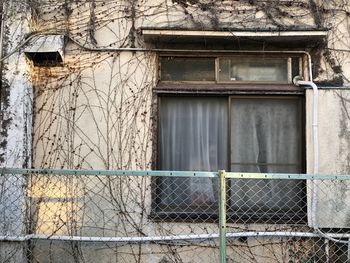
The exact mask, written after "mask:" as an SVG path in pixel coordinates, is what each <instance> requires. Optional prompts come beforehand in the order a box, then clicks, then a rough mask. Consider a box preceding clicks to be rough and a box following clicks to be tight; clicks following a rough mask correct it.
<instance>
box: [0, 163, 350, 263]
mask: <svg viewBox="0 0 350 263" xmlns="http://www.w3.org/2000/svg"><path fill="white" fill-rule="evenodd" d="M0 171H1V177H0V262H29V263H34V262H35V263H36V262H40V263H41V262H43V263H44V262H50V263H51V262H58V263H61V262H62V263H63V262H64V263H70V262H72V263H73V262H74V263H77V262H79V263H80V262H161V263H167V262H186V263H188V262H225V261H226V262H305V263H306V262H348V260H349V259H350V253H349V251H350V250H349V238H350V231H349V227H350V176H329V175H328V176H326V175H324V176H312V175H296V174H251V173H225V172H224V171H220V172H175V171H173V172H170V171H169V172H168V171H82V170H26V169H2V170H0Z"/></svg>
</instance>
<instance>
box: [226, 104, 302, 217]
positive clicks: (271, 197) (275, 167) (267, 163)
mask: <svg viewBox="0 0 350 263" xmlns="http://www.w3.org/2000/svg"><path fill="white" fill-rule="evenodd" d="M231 101H232V105H231V171H234V172H254V173H300V172H301V167H302V166H301V115H300V101H299V100H298V99H273V98H271V99H269V98H264V99H259V98H257V99H252V98H249V99H246V98H233V99H232V100H231ZM303 184H304V182H303V181H299V180H231V195H232V197H231V201H232V202H231V204H232V206H231V209H232V212H233V213H235V212H237V211H238V210H240V211H242V212H246V213H248V212H249V211H250V212H253V211H254V209H253V208H254V207H258V208H259V209H258V210H259V211H260V212H261V213H263V214H265V215H266V216H268V214H269V213H270V214H271V215H273V214H274V215H276V212H277V211H278V212H285V213H288V212H290V213H292V214H293V213H295V214H297V213H301V212H303V209H304V208H305V200H304V197H305V193H304V187H303ZM250 192H251V193H252V194H247V193H250ZM253 193H254V194H253ZM255 212H257V211H256V210H255Z"/></svg>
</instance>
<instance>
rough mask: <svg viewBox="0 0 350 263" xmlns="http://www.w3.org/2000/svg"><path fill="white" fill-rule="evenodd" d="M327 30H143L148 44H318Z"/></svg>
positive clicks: (325, 35) (324, 36)
mask: <svg viewBox="0 0 350 263" xmlns="http://www.w3.org/2000/svg"><path fill="white" fill-rule="evenodd" d="M327 34H328V32H327V31H326V30H291V31H275V30H272V31H258V30H257V31H229V30H226V31H209V30H180V29H148V28H144V29H142V35H143V36H144V39H145V41H146V42H159V41H160V42H169V41H171V42H173V41H178V42H184V41H192V40H203V39H206V40H222V41H224V40H230V41H232V40H236V39H241V40H262V41H267V42H280V43H289V42H299V43H305V42H308V43H316V42H319V41H321V40H323V39H325V38H326V37H327Z"/></svg>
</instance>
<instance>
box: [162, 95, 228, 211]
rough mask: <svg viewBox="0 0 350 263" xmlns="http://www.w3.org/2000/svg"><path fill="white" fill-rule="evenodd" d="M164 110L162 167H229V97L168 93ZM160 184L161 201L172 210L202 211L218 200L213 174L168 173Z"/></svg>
mask: <svg viewBox="0 0 350 263" xmlns="http://www.w3.org/2000/svg"><path fill="white" fill-rule="evenodd" d="M160 110H161V112H160V154H161V160H160V166H161V167H160V168H161V169H162V170H178V171H179V170H180V171H217V170H219V169H223V167H227V98H201V97H198V98H189V97H177V98H168V97H166V98H162V100H161V108H160ZM160 188H161V189H160V197H161V198H160V199H161V204H162V205H163V206H165V207H166V208H165V209H169V208H170V207H173V210H172V211H174V209H175V210H176V209H180V208H181V209H180V211H181V212H185V211H192V212H193V211H199V210H201V208H203V209H206V208H208V206H213V205H214V206H216V203H217V201H216V200H217V185H216V181H214V180H212V179H210V178H191V179H190V178H176V177H173V178H170V177H167V178H163V179H162V180H161V187H160ZM191 207H192V209H191ZM193 207H195V210H194V209H193Z"/></svg>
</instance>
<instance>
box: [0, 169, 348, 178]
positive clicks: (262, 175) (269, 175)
mask: <svg viewBox="0 0 350 263" xmlns="http://www.w3.org/2000/svg"><path fill="white" fill-rule="evenodd" d="M0 174H1V175H4V174H13V175H29V174H43V175H44V174H47V175H102V176H152V177H154V176H164V177H169V176H175V177H209V178H214V177H218V174H219V173H218V172H205V171H160V170H74V169H21V168H0ZM225 177H226V178H231V179H282V180H298V179H305V180H350V175H331V174H289V173H239V172H225Z"/></svg>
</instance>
